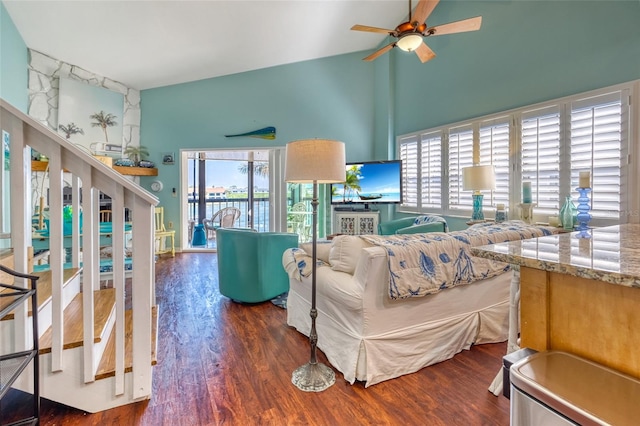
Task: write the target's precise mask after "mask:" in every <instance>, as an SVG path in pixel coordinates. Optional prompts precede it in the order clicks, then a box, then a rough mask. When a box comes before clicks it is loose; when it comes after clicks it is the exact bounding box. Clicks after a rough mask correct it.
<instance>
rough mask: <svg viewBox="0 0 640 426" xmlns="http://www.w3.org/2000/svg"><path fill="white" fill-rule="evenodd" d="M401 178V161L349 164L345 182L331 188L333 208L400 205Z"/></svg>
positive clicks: (335, 184)
mask: <svg viewBox="0 0 640 426" xmlns="http://www.w3.org/2000/svg"><path fill="white" fill-rule="evenodd" d="M401 176H402V162H401V161H400V160H389V161H372V162H366V163H347V170H346V174H345V182H344V183H334V184H332V185H331V204H336V205H338V204H344V205H349V204H375V203H380V204H399V203H401V202H402V184H401V182H402V178H401Z"/></svg>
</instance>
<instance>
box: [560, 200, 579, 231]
mask: <svg viewBox="0 0 640 426" xmlns="http://www.w3.org/2000/svg"><path fill="white" fill-rule="evenodd" d="M577 211H578V209H577V207H576V206H575V204H573V201H572V200H571V195H567V198H566V199H565V201H564V204H563V205H562V208H561V209H560V223H561V224H562V227H563V228H564V229H565V230H567V231H573V225H574V224H575V215H576V214H577Z"/></svg>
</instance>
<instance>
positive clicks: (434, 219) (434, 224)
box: [378, 215, 449, 235]
mask: <svg viewBox="0 0 640 426" xmlns="http://www.w3.org/2000/svg"><path fill="white" fill-rule="evenodd" d="M448 231H449V229H448V226H447V221H446V220H445V219H444V218H442V217H440V216H436V215H424V216H417V217H405V218H402V219H395V220H390V221H387V222H380V223H379V224H378V234H380V235H396V234H421V233H425V232H448Z"/></svg>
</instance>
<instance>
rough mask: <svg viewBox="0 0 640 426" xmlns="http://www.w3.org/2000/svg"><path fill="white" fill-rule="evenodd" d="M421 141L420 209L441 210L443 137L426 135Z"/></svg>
mask: <svg viewBox="0 0 640 426" xmlns="http://www.w3.org/2000/svg"><path fill="white" fill-rule="evenodd" d="M420 139H421V142H420V164H421V169H420V172H421V186H420V190H421V191H420V197H421V203H420V207H422V208H428V209H434V208H435V209H439V208H441V207H442V135H441V133H440V132H437V133H425V134H422V135H421V137H420Z"/></svg>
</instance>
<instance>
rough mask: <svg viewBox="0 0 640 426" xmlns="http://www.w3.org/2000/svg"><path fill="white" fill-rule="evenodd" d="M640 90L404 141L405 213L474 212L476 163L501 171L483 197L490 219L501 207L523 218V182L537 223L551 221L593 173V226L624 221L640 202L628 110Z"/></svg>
mask: <svg viewBox="0 0 640 426" xmlns="http://www.w3.org/2000/svg"><path fill="white" fill-rule="evenodd" d="M634 85H635V86H634ZM634 87H635V88H636V89H635V90H636V91H635V92H633V90H634ZM637 88H640V81H637V82H633V83H627V84H623V85H619V86H616V87H612V88H605V89H601V90H598V91H593V92H590V93H586V94H582V95H575V96H570V97H567V98H563V99H559V100H555V101H550V102H545V103H541V104H537V105H533V106H529V107H524V108H519V109H515V110H511V111H506V112H503V113H499V114H495V115H492V116H487V117H481V118H477V119H474V120H471V121H466V122H464V123H454V124H451V125H447V126H443V127H439V128H435V129H428V130H423V131H420V132H416V133H413V134H409V135H403V136H401V137H399V138H398V150H399V157H400V159H402V160H403V192H404V193H403V196H404V203H403V205H402V206H401V207H400V208H401V209H402V210H404V211H412V212H421V211H424V212H437V213H440V214H448V215H459V216H466V215H467V214H470V212H471V209H472V199H471V191H465V190H464V189H463V186H462V169H463V168H465V167H469V166H471V165H473V164H474V160H475V162H477V163H478V164H481V165H485V164H492V165H493V166H494V167H495V171H496V188H495V190H494V191H484V192H483V193H484V200H483V201H484V202H483V206H484V208H485V215H486V216H487V217H492V214H491V210H492V208H493V207H495V206H496V205H497V204H506V205H508V206H509V208H510V211H511V213H510V217H511V218H516V217H518V211H519V210H518V204H519V203H520V201H521V200H522V193H521V188H522V182H531V189H532V197H533V203H535V205H536V206H535V209H534V220H535V221H544V222H546V218H547V217H548V216H549V215H551V214H557V213H558V211H559V210H560V207H561V204H562V202H563V200H564V198H565V197H566V196H567V195H571V196H572V198H573V200H574V203H576V204H577V197H578V194H577V191H576V187H577V186H578V179H579V173H580V172H581V171H590V172H591V179H592V181H591V186H592V192H591V194H590V199H591V211H590V213H591V215H592V216H593V219H594V220H593V222H592V224H594V225H596V226H602V225H608V224H613V223H620V222H626V221H627V220H626V216H627V211H628V210H627V209H628V205H629V203H631V202H634V203H635V202H637V200H636V199H635V198H634V199H633V200H630V199H629V198H631V197H637V196H638V195H637V194H635V193H631V192H630V191H628V190H627V187H628V185H627V179H628V175H629V170H632V168H638V165H637V164H636V163H637V162H638V160H637V159H634V163H631V161H629V159H630V157H629V146H628V145H629V128H630V127H631V123H630V111H629V105H630V99H631V96H632V94H633V96H634V97H639V95H638V92H639V91H640V90H638V89H637ZM638 103H640V102H638ZM474 150H475V152H474ZM443 182H446V183H444V184H443ZM621 194H629V195H628V196H626V197H625V196H624V195H621ZM487 213H488V214H487Z"/></svg>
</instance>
